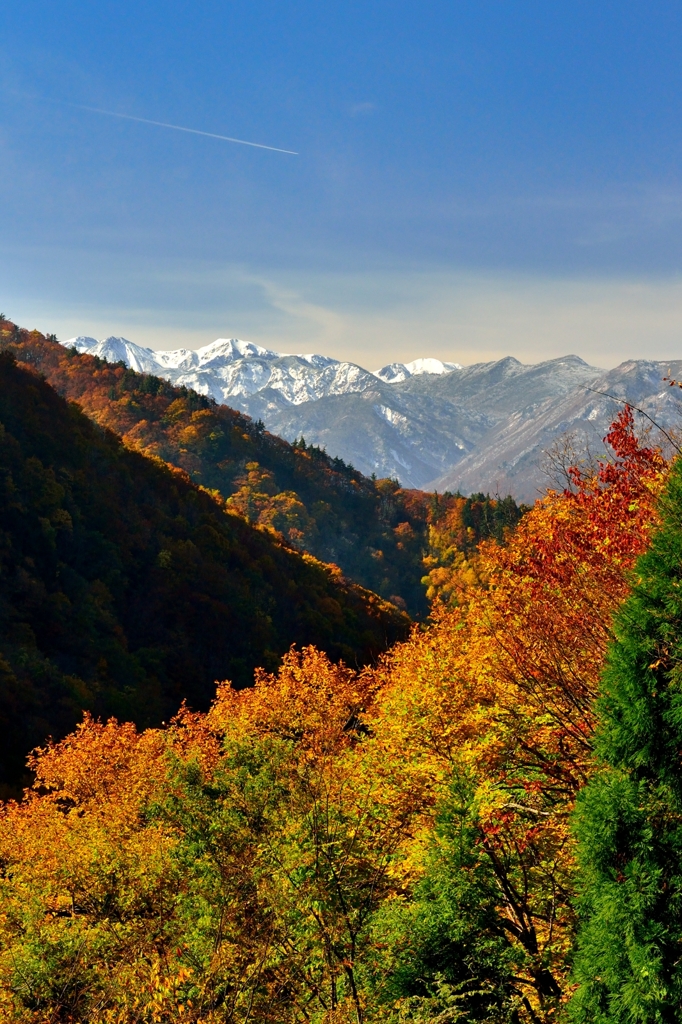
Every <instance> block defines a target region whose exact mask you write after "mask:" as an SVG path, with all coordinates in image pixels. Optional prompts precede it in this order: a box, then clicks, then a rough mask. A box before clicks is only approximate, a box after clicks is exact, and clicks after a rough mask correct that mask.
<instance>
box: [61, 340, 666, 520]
mask: <svg viewBox="0 0 682 1024" xmlns="http://www.w3.org/2000/svg"><path fill="white" fill-rule="evenodd" d="M62 344H64V345H65V346H67V347H72V348H76V349H77V350H78V351H80V352H89V353H91V354H93V355H97V356H100V358H102V359H106V360H108V361H111V362H116V361H118V360H122V361H123V362H124V363H125V364H126V365H128V366H130V367H132V368H133V369H136V370H139V371H141V372H144V373H153V374H156V375H157V376H160V377H165V378H166V379H168V380H170V381H171V382H173V383H174V384H184V385H185V386H187V387H190V388H194V389H195V390H196V391H199V392H201V393H202V394H205V395H211V396H212V397H213V398H214V399H215V400H216V401H217V402H223V403H225V404H227V405H230V406H232V407H233V408H236V409H240V410H241V411H242V412H246V413H248V414H249V415H250V416H253V417H254V419H261V420H262V421H263V422H264V424H265V426H266V427H267V429H268V430H270V431H271V432H272V433H274V434H279V435H280V436H281V437H284V438H286V439H287V440H288V441H293V440H295V439H296V438H299V437H301V436H303V437H305V439H306V441H308V443H313V444H316V445H320V446H321V447H324V448H326V449H327V451H328V452H329V454H330V455H333V456H339V457H340V458H342V459H344V460H345V461H346V462H350V463H352V464H353V465H354V466H355V467H356V468H357V469H359V470H361V471H362V472H363V473H365V474H367V475H369V474H371V473H375V474H376V475H377V476H378V477H386V476H391V477H394V478H396V479H398V480H400V481H401V483H402V484H403V485H404V486H406V487H420V488H425V489H429V490H430V489H438V490H439V491H443V490H450V491H456V490H461V491H462V492H463V493H471V492H473V491H481V490H482V491H490V492H491V493H505V494H506V493H508V492H509V493H512V494H513V495H514V496H515V497H516V498H517V499H519V500H524V501H532V500H533V499H534V498H535V497H536V496H537V494H538V492H539V491H542V490H543V489H544V488H546V487H547V486H548V483H549V481H548V479H547V477H546V475H545V474H544V472H543V469H542V464H543V462H544V461H545V457H544V452H546V451H547V449H549V448H551V446H552V444H553V443H554V442H555V441H556V439H557V438H559V437H561V436H562V435H565V434H566V433H567V432H568V433H573V434H574V435H575V437H576V445H577V446H578V447H580V445H581V444H586V443H588V442H589V444H590V445H591V446H592V448H595V447H597V448H599V446H600V444H601V439H602V438H603V437H604V435H605V434H606V431H607V430H608V426H609V423H610V422H611V420H612V419H613V418H614V416H615V414H616V413H617V412H618V410H619V408H621V407H622V406H621V405H619V402H618V400H619V399H620V400H626V399H627V400H628V401H630V402H632V403H634V404H635V405H637V406H639V407H640V408H642V409H643V410H644V411H645V412H646V413H647V414H648V415H649V416H651V417H652V418H653V419H654V420H656V422H657V423H660V425H661V426H662V427H663V428H665V429H666V430H669V429H670V428H671V427H675V426H679V425H680V424H681V423H682V393H680V391H679V389H677V388H674V389H671V388H669V387H667V386H666V385H665V384H664V383H663V380H662V378H663V377H664V376H670V375H671V374H672V376H674V377H676V378H677V379H680V378H681V377H682V360H681V361H676V362H671V363H656V362H651V361H646V360H634V361H629V362H626V363H623V364H622V365H621V366H619V367H616V368H615V369H614V370H610V371H608V372H605V371H604V370H600V369H599V368H598V367H595V366H590V365H588V364H587V363H585V362H584V361H583V360H582V359H579V358H578V357H577V356H565V357H564V358H562V359H550V360H547V361H545V362H542V363H537V364H533V365H529V366H526V365H523V364H522V363H520V362H519V361H518V360H516V359H513V358H511V357H507V358H506V359H500V360H497V361H496V362H491V363H478V364H476V365H474V366H466V367H462V366H460V365H459V364H457V363H442V362H441V361H440V360H437V359H417V360H415V361H414V362H412V363H389V364H388V365H387V366H384V367H382V368H381V369H380V370H377V371H376V372H374V373H372V372H370V371H369V370H365V369H363V367H361V366H358V365H357V364H355V363H349V362H343V361H340V360H337V359H332V358H330V357H329V356H321V355H315V354H308V355H301V354H298V355H285V354H283V353H279V352H273V351H271V350H270V349H266V348H262V347H261V346H259V345H253V344H251V343H250V342H245V341H239V340H237V339H234V338H231V339H225V338H219V339H218V340H217V341H215V342H213V343H212V344H211V345H206V346H205V347H204V348H201V349H198V350H197V351H190V350H188V349H175V350H169V351H160V352H159V351H154V350H152V349H149V348H142V347H141V346H139V345H135V344H133V343H132V342H130V341H127V340H126V339H125V338H119V337H110V338H105V339H104V340H103V341H97V339H95V338H86V337H81V338H73V339H71V340H69V341H65V342H62ZM588 388H594V389H596V390H597V391H599V392H602V393H603V394H604V397H600V396H599V395H594V394H593V393H592V391H590V390H588ZM609 395H612V396H614V397H613V398H610V397H608V396H609ZM645 425H646V424H645Z"/></svg>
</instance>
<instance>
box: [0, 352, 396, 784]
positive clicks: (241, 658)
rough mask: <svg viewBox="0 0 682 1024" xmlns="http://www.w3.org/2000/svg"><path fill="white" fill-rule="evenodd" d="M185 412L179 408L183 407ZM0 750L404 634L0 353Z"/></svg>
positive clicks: (358, 595)
mask: <svg viewBox="0 0 682 1024" xmlns="http://www.w3.org/2000/svg"><path fill="white" fill-rule="evenodd" d="M189 401H190V399H189V398H188V402H189ZM0 579H1V581H2V585H1V587H0V722H1V723H2V734H3V737H4V739H3V744H2V750H1V751H0V765H1V769H0V770H1V772H2V779H0V781H4V782H12V781H14V780H16V778H17V775H18V774H19V773H20V772H21V771H22V769H23V765H24V761H25V756H26V753H27V752H28V751H29V750H30V749H31V747H33V746H34V745H35V744H37V743H42V742H44V741H45V739H46V737H47V736H49V735H53V736H55V737H58V736H63V735H65V733H67V732H69V731H70V730H71V729H72V728H73V727H74V726H75V724H76V722H77V721H78V720H79V719H80V717H81V713H82V711H83V710H84V709H88V710H90V711H91V712H92V713H93V714H95V715H101V716H104V717H105V718H106V717H107V716H109V715H116V716H118V717H120V718H122V719H125V720H130V721H133V722H136V723H137V724H138V725H139V726H145V725H151V724H159V723H160V722H161V721H162V720H163V719H164V718H167V717H169V716H170V715H172V714H174V713H175V712H176V711H177V709H178V707H179V705H180V703H181V702H182V701H183V699H186V700H187V701H188V702H189V704H190V705H191V706H193V707H195V708H202V707H203V708H204V709H206V708H207V707H208V705H209V703H210V700H211V699H212V697H213V695H214V692H215V681H216V680H219V679H231V680H232V681H233V682H234V683H235V684H236V685H237V686H244V685H247V684H250V683H251V682H252V679H253V671H254V669H255V668H256V667H257V666H261V667H265V668H271V669H274V668H275V667H276V666H277V664H278V663H279V660H280V658H281V657H282V655H283V654H284V653H285V652H286V651H287V650H288V648H289V647H290V645H291V644H292V643H297V644H310V643H314V644H316V645H317V646H318V647H320V649H322V650H325V651H326V652H328V654H329V655H330V657H332V659H338V658H343V659H344V660H345V661H346V662H347V663H349V664H353V665H361V664H363V663H364V662H366V661H368V660H371V659H374V658H375V657H376V656H377V655H378V654H379V653H380V652H381V651H382V650H384V649H385V647H386V646H387V645H388V644H389V643H391V642H392V641H394V640H396V639H397V638H399V637H400V636H401V635H403V636H404V635H405V633H406V631H407V628H408V625H409V620H408V619H407V617H406V616H405V615H404V614H403V613H402V612H400V611H399V609H397V608H395V607H394V606H393V605H390V604H387V603H386V602H383V601H382V600H381V599H380V598H378V597H377V596H376V595H375V594H372V593H370V592H369V591H366V590H363V589H362V588H360V587H358V586H355V585H354V584H351V583H349V582H348V581H347V580H346V579H345V578H344V577H342V575H341V573H340V571H339V570H338V569H336V568H334V567H330V566H327V565H324V564H322V563H320V562H318V561H317V560H316V559H314V558H312V557H311V556H309V555H306V554H302V553H300V552H298V551H296V550H294V549H293V548H291V547H290V546H288V545H287V544H286V543H285V542H284V541H283V539H282V538H281V537H279V538H278V537H277V536H275V535H273V534H272V533H271V532H269V531H267V530H264V529H261V528H256V527H254V526H252V525H250V524H249V523H248V522H247V521H246V520H245V519H244V518H242V517H241V516H240V515H238V514H237V513H236V512H233V511H231V510H230V509H229V507H226V506H225V503H224V502H223V501H222V499H220V498H219V497H216V496H214V495H212V494H210V493H207V492H206V491H205V490H202V489H200V488H199V487H197V486H196V484H194V483H192V482H191V481H190V480H189V478H188V476H187V474H186V473H184V472H182V471H180V470H174V469H172V468H171V467H169V466H167V465H166V464H165V463H163V462H161V460H160V459H158V458H157V459H152V458H149V457H148V456H146V455H143V454H140V453H138V452H135V451H132V450H131V449H130V448H129V447H126V446H125V445H124V444H123V443H122V442H121V440H120V439H119V438H118V437H117V436H116V435H115V434H113V433H112V432H111V431H110V430H107V429H103V428H102V427H99V426H97V425H96V424H95V423H93V422H92V420H90V419H88V418H87V417H86V416H85V415H84V414H83V413H82V412H81V411H80V410H79V409H78V407H77V406H76V405H74V404H72V403H71V404H69V403H68V402H67V401H66V400H65V399H64V398H62V397H60V396H59V395H58V394H57V393H56V392H55V391H54V390H53V389H52V387H51V386H50V385H49V384H48V383H47V382H46V381H45V380H44V379H42V378H41V377H40V376H39V375H38V373H37V372H35V370H32V369H29V368H28V367H27V366H25V365H24V366H22V365H19V364H18V363H17V362H16V361H15V357H14V355H13V354H12V353H11V352H7V351H5V352H4V353H2V354H0Z"/></svg>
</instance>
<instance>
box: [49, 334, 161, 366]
mask: <svg viewBox="0 0 682 1024" xmlns="http://www.w3.org/2000/svg"><path fill="white" fill-rule="evenodd" d="M62 345H64V347H65V348H75V349H76V351H77V352H87V353H88V354H89V355H91V356H99V358H100V359H105V360H106V361H107V362H108V363H118V362H124V363H125V364H126V366H129V367H130V368H131V369H133V370H137V371H138V372H139V373H157V372H158V369H159V366H158V363H157V361H156V358H155V356H156V353H155V352H153V351H152V349H150V348H142V346H141V345H135V344H134V342H132V341H128V339H127V338H120V337H117V336H116V335H114V334H111V335H110V336H109V337H108V338H103V339H102V340H101V341H98V340H97V338H89V337H87V335H80V336H79V337H78V338H70V339H69V340H68V341H63V342H62Z"/></svg>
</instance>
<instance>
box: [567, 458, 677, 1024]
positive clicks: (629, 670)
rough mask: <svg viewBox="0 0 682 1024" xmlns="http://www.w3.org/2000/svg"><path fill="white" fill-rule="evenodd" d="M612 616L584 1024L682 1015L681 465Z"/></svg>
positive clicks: (585, 845)
mask: <svg viewBox="0 0 682 1024" xmlns="http://www.w3.org/2000/svg"><path fill="white" fill-rule="evenodd" d="M660 511H661V525H660V527H659V529H658V530H657V532H656V533H655V535H654V537H653V540H652V544H651V547H650V549H649V551H648V552H647V553H646V554H645V555H644V556H642V558H641V559H640V560H639V562H638V564H637V566H636V572H635V578H634V581H633V591H632V594H631V596H630V598H629V599H628V601H627V602H626V603H625V605H624V606H623V608H622V609H621V611H620V613H619V614H618V616H617V620H616V623H615V639H614V641H613V643H612V645H611V649H610V652H609V656H608V659H607V667H606V670H605V672H604V676H603V683H602V695H601V697H600V701H599V715H600V723H601V724H600V727H599V729H598V733H597V754H598V757H599V760H600V768H599V770H598V772H597V774H596V776H595V778H594V779H593V780H592V781H591V782H590V783H589V785H588V786H587V787H586V788H585V790H584V791H583V793H582V795H581V798H580V800H579V802H578V809H577V812H576V818H575V831H576V836H577V840H578V846H579V862H580V867H581V871H582V879H583V882H582V895H581V900H580V911H581V927H580V931H579V937H578V950H577V955H576V963H575V981H576V982H577V983H578V985H579V987H578V990H577V992H576V994H575V996H574V998H573V1000H572V1002H571V1005H570V1011H571V1017H572V1019H573V1020H574V1021H577V1022H581V1024H587V1022H589V1024H625V1022H627V1024H635V1022H637V1024H654V1022H656V1024H659V1022H660V1024H663V1022H666V1024H668V1022H673V1021H682V460H681V459H678V460H677V462H676V463H675V464H674V466H673V469H672V471H671V475H670V478H669V481H668V484H667V487H666V490H665V493H664V495H663V497H662V500H661V506H660Z"/></svg>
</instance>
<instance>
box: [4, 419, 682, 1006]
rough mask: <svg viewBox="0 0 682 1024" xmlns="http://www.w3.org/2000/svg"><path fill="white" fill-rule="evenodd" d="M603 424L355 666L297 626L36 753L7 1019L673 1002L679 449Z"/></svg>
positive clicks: (18, 828)
mask: <svg viewBox="0 0 682 1024" xmlns="http://www.w3.org/2000/svg"><path fill="white" fill-rule="evenodd" d="M607 441H608V443H609V444H610V446H611V452H612V458H611V459H609V460H605V461H603V462H602V463H601V464H600V465H599V466H598V467H597V468H596V470H595V471H594V472H591V471H589V472H580V471H579V470H578V469H574V470H573V471H572V472H571V479H572V481H573V490H572V491H566V492H564V493H561V494H557V493H550V494H548V495H547V497H546V498H544V499H543V500H541V501H538V502H537V503H536V505H535V507H534V508H533V509H532V510H531V511H529V512H528V513H527V514H526V515H525V516H524V517H523V518H522V520H521V522H520V523H519V525H518V527H517V529H516V530H515V532H514V533H513V534H512V535H511V536H510V537H509V538H508V543H507V544H506V545H498V544H496V543H494V542H492V541H491V542H487V543H485V544H483V545H482V546H479V548H478V551H477V552H476V553H475V565H473V566H471V567H470V568H471V571H468V570H466V569H465V568H464V567H463V565H462V561H461V559H458V558H453V559H452V560H451V562H450V565H449V571H450V574H451V578H450V579H448V578H446V571H447V569H448V567H447V565H446V564H445V562H444V563H443V564H442V565H441V566H439V569H440V570H442V572H441V574H440V575H439V576H438V578H437V579H434V580H433V584H434V586H435V588H436V593H435V594H434V597H435V605H434V610H433V617H432V622H431V624H430V625H429V626H428V628H415V629H414V630H413V633H412V635H411V636H410V637H409V638H408V639H407V640H405V641H402V642H399V643H398V644H396V645H395V646H394V647H393V648H392V649H391V650H390V651H389V652H388V653H387V654H386V655H384V656H383V658H382V659H381V660H380V661H379V663H378V664H374V665H370V666H367V667H366V668H364V669H360V670H356V669H351V668H349V667H346V666H344V665H342V664H338V663H337V664H333V663H332V662H331V661H330V660H329V658H328V657H327V656H326V655H325V654H323V653H322V652H320V651H319V650H316V649H314V648H312V647H309V648H306V649H305V650H303V651H300V652H298V653H297V652H291V653H289V654H288V655H287V656H286V657H285V659H284V661H283V663H282V665H281V667H280V668H279V669H278V670H277V672H268V671H265V670H261V671H259V672H257V673H256V680H255V686H254V687H252V688H249V689H244V690H241V691H238V690H236V689H235V688H233V687H230V686H229V685H227V684H226V685H223V686H221V687H220V688H219V689H218V693H217V695H216V699H215V701H214V703H213V704H212V706H211V708H210V710H209V711H208V713H207V714H204V713H198V714H194V713H190V712H188V711H182V712H181V713H180V715H179V716H178V717H177V718H176V719H174V720H173V721H172V722H171V723H170V724H168V725H167V726H165V727H164V728H160V729H148V730H146V731H142V732H140V731H137V730H136V729H135V728H134V727H133V726H132V725H129V724H125V723H119V722H117V721H114V720H112V721H109V722H108V723H102V722H96V721H93V720H92V719H91V718H86V719H85V720H84V722H83V723H82V724H81V725H80V726H79V728H78V729H77V730H76V731H75V732H74V733H73V734H72V735H71V736H69V737H67V738H66V739H65V740H64V741H62V742H61V743H60V744H57V745H50V746H47V747H45V748H44V749H43V750H42V751H39V752H37V754H36V755H35V757H34V758H33V761H32V765H33V768H34V770H35V772H36V784H35V787H34V788H33V789H32V790H31V791H29V792H28V793H27V794H26V796H25V799H24V800H23V801H22V802H20V803H9V804H7V805H5V808H4V811H3V814H2V817H1V818H0V862H1V863H2V865H3V874H2V876H1V877H0V896H1V898H2V906H3V914H2V916H0V1006H1V1007H2V1012H3V1013H4V1019H7V1020H8V1021H17V1022H20V1024H43V1022H44V1021H46V1020H65V1021H66V1020H68V1021H71V1022H86V1021H87V1022H90V1021H102V1022H105V1021H106V1022H115V1024H133V1022H139V1021H150V1022H152V1021H158V1022H161V1021H163V1022H166V1024H180V1022H184V1021H192V1022H195V1024H200V1022H201V1024H218V1022H224V1021H233V1022H239V1024H247V1022H251V1021H259V1022H271V1024H373V1022H376V1024H407V1022H415V1024H416V1022H421V1024H426V1022H431V1024H436V1022H438V1024H473V1022H479V1024H554V1022H557V1021H561V1022H567V1021H569V1020H574V1021H580V1022H583V1021H585V1022H587V1021H590V1022H595V1024H626V1022H627V1024H632V1022H634V1021H638V1022H641V1024H662V1022H664V1021H671V1022H672V1021H676V1020H679V992H680V991H681V978H682V971H681V969H680V958H679V942H680V935H681V934H682V928H681V926H680V912H679V885H680V883H679V850H680V839H679V834H680V829H679V819H680V792H681V791H682V784H681V782H680V780H681V779H682V769H681V767H680V758H679V751H680V749H681V747H682V730H681V727H680V709H679V664H680V636H681V630H682V625H681V622H680V599H679V592H678V591H679V582H680V558H681V557H682V555H681V552H682V539H681V538H682V521H681V519H680V501H682V485H681V484H680V474H681V472H682V470H681V463H680V462H679V460H678V461H677V462H675V463H673V464H672V467H671V466H670V465H669V464H667V463H666V460H665V459H664V457H663V455H662V454H661V452H660V451H659V450H657V449H656V448H653V447H649V446H647V445H644V444H642V443H640V442H639V441H638V440H637V438H636V436H635V434H634V432H633V421H632V416H631V414H630V411H629V410H625V411H624V412H623V413H622V415H620V416H619V417H618V419H617V421H616V422H615V423H614V425H613V427H612V429H611V431H610V433H609V435H608V437H607ZM652 538H653V545H652V547H651V552H650V554H648V555H645V556H644V559H643V560H642V561H638V559H640V558H641V556H642V555H643V554H644V552H645V551H646V550H647V548H648V547H649V545H650V542H651V540H652ZM633 586H634V590H633ZM629 595H631V596H629ZM624 602H626V603H624ZM619 609H621V610H620V611H619ZM614 617H615V620H616V634H615V640H614V632H613V626H614ZM605 664H607V665H608V667H607V670H606V674H605V675H604V677H603V678H604V683H603V685H604V689H603V691H602V693H601V697H600V685H601V683H600V681H601V679H602V674H603V672H604V666H605ZM581 793H582V794H583V796H582V797H581V796H580V794H581ZM578 798H580V804H581V811H580V814H579V815H578V818H577V821H576V819H575V812H574V809H575V804H576V800H577V799H578ZM578 939H579V942H580V945H579V955H578V962H577V967H576V968H575V973H573V971H574V967H573V965H574V961H575V959H576V953H575V950H576V943H577V941H578ZM576 990H577V995H575V993H576Z"/></svg>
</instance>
